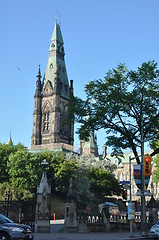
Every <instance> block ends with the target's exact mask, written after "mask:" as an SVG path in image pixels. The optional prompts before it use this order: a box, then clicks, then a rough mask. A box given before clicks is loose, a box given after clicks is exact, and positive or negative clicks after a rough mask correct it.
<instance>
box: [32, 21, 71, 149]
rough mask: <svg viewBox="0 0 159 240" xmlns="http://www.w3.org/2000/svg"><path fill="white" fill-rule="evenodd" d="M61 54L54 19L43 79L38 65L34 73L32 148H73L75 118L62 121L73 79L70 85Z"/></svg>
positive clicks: (57, 26)
mask: <svg viewBox="0 0 159 240" xmlns="http://www.w3.org/2000/svg"><path fill="white" fill-rule="evenodd" d="M64 55H65V53H64V43H63V38H62V34H61V29H60V25H59V24H58V23H57V21H56V23H55V27H54V31H53V34H52V38H51V44H50V49H49V58H48V63H47V67H46V71H45V74H44V77H43V81H41V71H40V66H39V71H38V75H37V81H36V91H35V95H34V112H33V133H32V143H31V150H33V151H39V150H43V149H49V150H53V149H66V150H70V151H72V150H73V143H74V121H73V120H72V121H70V123H67V124H65V123H64V119H65V116H66V114H67V111H68V103H69V101H70V97H71V95H73V80H70V85H69V82H68V78H67V71H66V65H65V60H64Z"/></svg>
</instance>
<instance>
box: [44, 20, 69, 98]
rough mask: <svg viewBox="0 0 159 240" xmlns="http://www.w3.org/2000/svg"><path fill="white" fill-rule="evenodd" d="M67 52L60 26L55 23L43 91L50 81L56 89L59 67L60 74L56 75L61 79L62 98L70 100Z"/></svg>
mask: <svg viewBox="0 0 159 240" xmlns="http://www.w3.org/2000/svg"><path fill="white" fill-rule="evenodd" d="M64 56H65V52H64V43H63V38H62V34H61V29H60V25H59V24H58V23H57V20H56V22H55V27H54V31H53V34H52V37H51V44H50V48H49V59H48V63H47V67H46V71H45V75H44V76H45V77H44V80H43V89H45V86H46V84H47V82H48V81H50V82H51V85H52V87H53V88H55V86H54V84H55V71H56V70H57V65H58V74H57V73H56V77H57V75H58V77H57V79H58V78H60V85H59V87H60V93H61V96H62V97H65V98H66V99H70V91H69V82H68V77H67V70H66V65H65V60H64Z"/></svg>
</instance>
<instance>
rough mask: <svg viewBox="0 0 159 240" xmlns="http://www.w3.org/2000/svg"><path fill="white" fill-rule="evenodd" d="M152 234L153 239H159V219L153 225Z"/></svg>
mask: <svg viewBox="0 0 159 240" xmlns="http://www.w3.org/2000/svg"><path fill="white" fill-rule="evenodd" d="M150 236H151V237H152V238H153V239H159V220H158V221H157V222H156V223H155V224H154V225H153V226H152V227H151V229H150Z"/></svg>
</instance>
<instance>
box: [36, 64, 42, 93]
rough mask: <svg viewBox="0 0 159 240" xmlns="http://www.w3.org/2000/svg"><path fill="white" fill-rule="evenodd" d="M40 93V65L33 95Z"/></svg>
mask: <svg viewBox="0 0 159 240" xmlns="http://www.w3.org/2000/svg"><path fill="white" fill-rule="evenodd" d="M40 95H41V71H40V65H39V70H38V75H37V81H36V91H35V97H37V96H40Z"/></svg>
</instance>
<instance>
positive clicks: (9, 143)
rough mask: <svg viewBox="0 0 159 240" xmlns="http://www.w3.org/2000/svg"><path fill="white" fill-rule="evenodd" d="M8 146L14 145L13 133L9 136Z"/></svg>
mask: <svg viewBox="0 0 159 240" xmlns="http://www.w3.org/2000/svg"><path fill="white" fill-rule="evenodd" d="M7 144H8V145H13V141H12V137H11V133H10V135H9V139H8V142H7Z"/></svg>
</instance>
